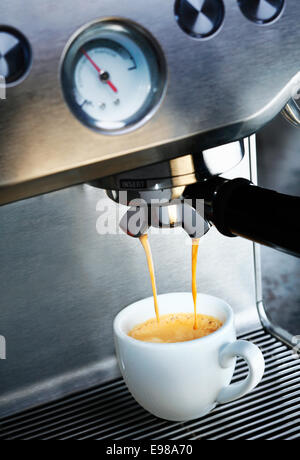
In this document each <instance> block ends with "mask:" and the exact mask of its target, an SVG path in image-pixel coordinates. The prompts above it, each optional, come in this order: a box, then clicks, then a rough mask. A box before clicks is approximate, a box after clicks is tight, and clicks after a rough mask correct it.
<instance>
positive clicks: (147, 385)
mask: <svg viewBox="0 0 300 460" xmlns="http://www.w3.org/2000/svg"><path fill="white" fill-rule="evenodd" d="M197 305H198V313H202V314H206V315H210V316H214V317H216V318H218V319H220V320H221V321H222V322H223V326H222V327H221V328H220V329H219V330H218V331H216V332H214V333H213V334H210V335H209V336H207V337H204V338H200V339H196V340H192V341H189V342H179V343H148V342H141V341H138V340H136V339H133V338H132V337H129V336H128V332H130V331H131V329H132V328H133V327H134V326H136V325H137V324H140V323H143V322H144V321H147V320H148V319H150V318H153V317H154V307H153V298H148V299H145V300H142V301H140V302H137V303H135V304H133V305H130V306H129V307H127V308H125V309H124V310H122V311H121V312H120V313H119V314H118V316H117V317H116V319H115V321H114V338H115V347H116V353H117V357H118V361H119V366H120V369H121V372H122V375H123V378H124V380H125V382H126V384H127V386H128V389H129V391H130V392H131V394H132V395H133V397H134V398H135V399H136V401H137V402H138V403H139V404H140V405H141V406H142V407H144V408H145V409H146V410H148V411H149V412H151V413H152V414H154V415H155V416H157V417H160V418H163V419H166V420H171V421H188V420H193V419H195V418H199V417H202V416H204V415H206V414H207V413H209V412H210V411H211V410H212V409H214V408H215V407H216V406H217V404H224V403H227V402H230V401H233V400H235V399H238V398H241V397H242V396H244V395H245V394H246V393H248V392H249V391H251V390H252V389H253V388H254V387H255V386H256V385H258V383H259V382H260V381H261V379H262V377H263V374H264V369H265V363H264V358H263V355H262V353H261V351H260V349H259V348H258V347H257V346H255V345H254V344H253V343H250V342H246V341H244V340H239V341H237V340H236V332H235V326H234V314H233V311H232V309H231V307H230V306H229V305H228V304H227V303H226V302H224V301H223V300H221V299H218V298H216V297H211V296H208V295H203V294H199V295H198V304H197ZM159 308H160V314H161V315H165V314H169V313H191V312H193V308H194V307H193V300H192V295H191V294H190V293H180V294H179V293H176V294H165V295H161V296H159ZM237 356H240V357H242V358H243V359H245V361H246V362H247V363H248V365H249V375H248V377H247V378H246V379H245V380H244V381H242V382H241V383H236V384H231V385H230V382H231V380H232V377H233V374H234V370H235V365H236V357H237Z"/></svg>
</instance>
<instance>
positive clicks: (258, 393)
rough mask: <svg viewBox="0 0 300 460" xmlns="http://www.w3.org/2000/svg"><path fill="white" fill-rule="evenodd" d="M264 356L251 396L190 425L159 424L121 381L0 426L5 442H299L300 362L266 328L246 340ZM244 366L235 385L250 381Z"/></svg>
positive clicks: (85, 392) (13, 419)
mask: <svg viewBox="0 0 300 460" xmlns="http://www.w3.org/2000/svg"><path fill="white" fill-rule="evenodd" d="M241 338H242V339H245V340H251V341H253V342H254V343H255V344H257V345H258V346H259V347H260V348H261V349H262V351H263V353H264V356H265V360H266V373H265V376H264V379H263V381H262V382H261V384H260V385H259V387H258V388H256V389H255V390H254V391H253V392H252V393H251V394H249V395H247V396H245V397H244V398H242V399H240V400H239V401H235V402H233V403H230V404H227V405H224V406H219V407H217V408H216V409H215V410H214V411H213V412H212V413H211V414H209V415H208V416H206V417H204V418H201V419H199V420H194V421H192V422H188V423H173V422H166V421H164V420H160V419H157V418H156V417H154V416H152V415H150V414H149V413H148V412H146V411H145V410H143V409H142V408H141V407H140V406H139V405H138V404H137V403H136V402H135V401H134V400H133V398H132V396H131V395H130V394H129V392H128V390H127V388H126V386H125V384H124V382H123V380H122V379H118V380H114V381H112V382H110V383H106V384H103V385H100V386H98V387H96V388H93V389H90V390H86V391H83V392H81V393H78V394H75V395H72V396H69V397H67V398H64V399H62V400H60V401H57V402H54V403H49V404H46V405H43V406H40V407H37V408H35V409H31V410H28V411H26V412H23V413H21V414H17V415H14V416H11V417H8V418H5V419H2V420H1V421H0V438H1V439H2V440H3V439H5V440H10V439H12V440H15V439H20V440H31V439H37V440H51V439H52V440H67V439H78V440H88V439H113V440H122V439H130V440H142V439H149V440H163V439H167V440H180V439H185V440H201V439H204V440H218V439H219V440H222V439H223V440H224V439H225V440H235V439H244V440H259V439H261V440H275V439H284V440H296V439H299V438H300V428H299V427H300V423H299V422H300V359H296V357H295V355H294V353H293V351H292V350H291V349H290V348H289V347H288V346H287V345H285V344H284V343H282V342H280V341H279V340H277V339H276V338H275V337H273V336H271V335H270V334H268V333H266V332H265V331H264V330H263V329H261V330H257V331H254V332H252V333H250V334H247V335H244V336H242V337H241ZM246 374H247V366H246V364H245V363H244V362H242V361H239V362H238V364H237V369H236V373H235V376H234V381H235V382H238V381H239V380H241V379H243V378H245V375H246Z"/></svg>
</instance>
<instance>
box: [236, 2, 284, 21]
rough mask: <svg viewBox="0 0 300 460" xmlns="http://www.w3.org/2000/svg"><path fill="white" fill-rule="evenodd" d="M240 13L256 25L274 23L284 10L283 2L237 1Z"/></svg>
mask: <svg viewBox="0 0 300 460" xmlns="http://www.w3.org/2000/svg"><path fill="white" fill-rule="evenodd" d="M238 3H239V6H240V9H241V11H242V13H243V14H244V15H245V16H246V18H248V19H249V20H250V21H253V22H256V23H257V24H268V23H270V22H273V21H275V19H277V18H278V16H279V15H280V14H281V12H282V11H283V8H284V0H238Z"/></svg>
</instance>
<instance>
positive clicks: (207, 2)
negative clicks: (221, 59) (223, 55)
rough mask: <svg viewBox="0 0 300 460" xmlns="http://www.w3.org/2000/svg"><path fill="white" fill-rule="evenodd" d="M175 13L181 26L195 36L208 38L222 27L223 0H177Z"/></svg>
mask: <svg viewBox="0 0 300 460" xmlns="http://www.w3.org/2000/svg"><path fill="white" fill-rule="evenodd" d="M175 15H176V19H177V22H178V24H179V25H180V27H181V28H182V29H183V30H184V31H185V32H186V33H187V34H189V35H190V36H192V37H194V38H208V37H210V36H211V35H213V34H215V33H216V32H217V31H218V29H219V28H220V27H221V25H222V23H223V19H224V15H225V8H224V3H223V0H176V3H175Z"/></svg>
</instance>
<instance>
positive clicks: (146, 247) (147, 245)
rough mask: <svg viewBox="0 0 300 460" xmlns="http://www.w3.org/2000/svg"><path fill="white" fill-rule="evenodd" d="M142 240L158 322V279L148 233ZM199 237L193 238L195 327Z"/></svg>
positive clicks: (196, 321)
mask: <svg viewBox="0 0 300 460" xmlns="http://www.w3.org/2000/svg"><path fill="white" fill-rule="evenodd" d="M140 241H141V243H142V245H143V248H144V250H145V253H146V257H147V263H148V267H149V272H150V277H151V284H152V291H153V298H154V307H155V314H156V319H157V322H159V321H160V316H159V308H158V300H157V289H156V281H155V271H154V264H153V258H152V253H151V247H150V243H149V239H148V235H142V236H141V237H140ZM199 243H200V240H199V239H194V240H193V246H192V293H193V300H194V329H195V330H196V329H198V326H199V325H198V315H197V260H198V252H199Z"/></svg>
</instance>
